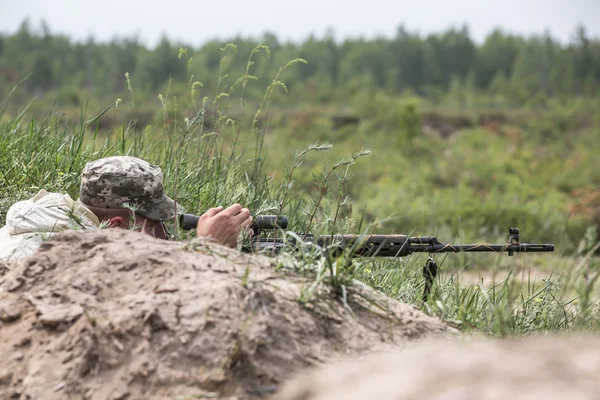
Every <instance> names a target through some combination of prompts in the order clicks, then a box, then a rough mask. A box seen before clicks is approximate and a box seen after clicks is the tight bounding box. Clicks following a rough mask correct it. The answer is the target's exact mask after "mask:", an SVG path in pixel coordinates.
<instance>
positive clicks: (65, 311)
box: [37, 304, 83, 327]
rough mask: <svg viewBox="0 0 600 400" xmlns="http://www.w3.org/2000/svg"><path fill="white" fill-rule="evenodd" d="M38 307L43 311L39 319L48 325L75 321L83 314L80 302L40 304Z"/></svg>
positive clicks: (53, 325) (54, 325)
mask: <svg viewBox="0 0 600 400" xmlns="http://www.w3.org/2000/svg"><path fill="white" fill-rule="evenodd" d="M37 308H38V311H39V312H40V313H41V315H40V316H39V318H38V319H39V321H40V322H41V323H42V324H43V325H44V326H47V327H56V326H58V325H60V324H62V323H69V322H73V321H75V320H76V319H77V318H79V317H80V316H81V315H82V314H83V308H82V307H81V306H80V305H79V304H57V305H47V304H43V305H42V304H38V305H37Z"/></svg>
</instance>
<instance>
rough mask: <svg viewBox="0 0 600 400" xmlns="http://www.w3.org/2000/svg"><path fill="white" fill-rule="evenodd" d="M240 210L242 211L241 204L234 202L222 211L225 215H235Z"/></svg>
mask: <svg viewBox="0 0 600 400" xmlns="http://www.w3.org/2000/svg"><path fill="white" fill-rule="evenodd" d="M240 211H242V206H241V204H238V203H235V204H232V205H230V206H229V207H227V208H226V209H225V210H223V213H224V214H226V215H237V214H239V213H240Z"/></svg>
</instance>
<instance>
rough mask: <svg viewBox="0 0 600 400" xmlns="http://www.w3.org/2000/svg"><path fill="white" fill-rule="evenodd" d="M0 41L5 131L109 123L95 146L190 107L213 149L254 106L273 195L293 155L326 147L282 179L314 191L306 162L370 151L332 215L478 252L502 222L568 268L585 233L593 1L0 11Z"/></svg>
mask: <svg viewBox="0 0 600 400" xmlns="http://www.w3.org/2000/svg"><path fill="white" fill-rule="evenodd" d="M0 32H1V34H0V98H2V100H3V101H4V100H6V99H8V97H9V94H10V100H9V101H6V102H5V105H6V107H5V110H4V112H3V114H2V118H3V119H4V120H5V121H10V120H11V119H12V118H15V116H18V115H20V113H22V112H24V111H25V113H26V115H28V116H29V115H32V116H35V117H37V118H39V119H43V118H47V117H49V116H53V117H54V118H62V119H64V120H65V121H78V120H80V119H81V118H82V114H83V115H84V116H85V117H84V118H91V117H93V116H95V115H98V114H99V113H100V112H102V111H103V110H105V109H106V108H107V107H109V110H108V111H106V112H105V113H104V114H102V116H101V117H100V118H99V119H97V120H96V121H95V124H94V125H93V126H91V127H89V129H90V131H94V132H95V134H96V135H101V136H103V137H117V136H118V135H119V132H121V131H122V129H123V126H126V127H130V128H131V129H133V130H136V131H137V132H142V131H144V129H147V128H148V127H155V128H156V130H155V131H154V135H155V137H160V136H164V135H168V134H169V133H170V132H174V130H175V131H176V130H177V128H176V127H177V123H178V121H179V123H180V126H182V124H183V121H184V120H185V119H186V118H187V121H189V120H190V119H191V118H192V117H193V116H194V115H195V113H196V111H197V109H198V108H202V107H204V109H206V110H207V116H209V117H206V118H203V121H202V125H203V132H204V133H206V132H214V133H218V134H220V135H221V137H222V139H223V143H224V145H225V146H228V145H229V146H231V143H232V142H233V139H232V138H233V137H235V135H233V134H232V135H231V136H227V135H228V132H230V131H231V129H230V128H227V126H226V124H225V122H226V121H227V119H231V120H241V119H243V118H245V119H246V120H249V121H250V122H251V121H252V118H253V117H254V116H255V115H256V111H257V110H258V109H260V107H261V106H264V105H265V104H267V103H268V104H269V106H270V109H269V113H268V118H267V117H265V116H264V114H261V117H260V118H258V119H257V122H256V125H257V126H258V125H260V129H262V134H263V135H264V143H262V144H261V146H263V145H264V147H262V149H263V151H264V154H265V158H264V168H265V173H266V174H267V175H268V176H270V177H271V178H272V179H273V181H274V182H280V183H281V182H283V181H285V176H284V174H283V173H282V171H283V170H284V167H290V166H291V164H292V161H293V158H294V154H297V153H298V152H300V151H302V150H303V149H305V148H306V147H307V146H309V145H310V144H311V143H315V142H320V143H331V144H333V148H332V149H331V150H329V151H327V152H322V153H320V154H319V155H318V156H317V155H315V156H312V155H310V154H309V155H307V156H306V157H305V159H304V160H303V163H302V167H301V169H300V170H299V172H295V175H294V178H295V189H294V190H296V191H297V192H298V193H303V194H307V193H316V192H319V190H320V191H323V190H322V188H321V189H319V187H320V186H319V184H318V183H315V179H314V176H315V175H318V174H319V173H321V171H323V170H324V169H325V168H326V167H325V166H327V165H334V164H335V163H336V160H339V159H340V158H344V157H348V156H352V155H356V154H357V153H358V152H359V151H361V150H362V149H368V150H370V151H371V155H370V156H367V157H362V158H360V159H357V160H356V165H353V166H352V169H351V172H350V175H352V178H351V179H348V180H346V181H344V182H343V185H342V186H343V191H344V193H345V195H348V197H349V199H351V201H346V202H345V204H344V207H342V208H341V209H342V212H344V213H346V214H345V215H351V216H354V217H356V218H366V220H367V221H375V220H377V219H382V220H384V221H382V222H381V223H380V224H379V225H378V228H377V229H379V230H380V231H385V232H390V231H394V232H407V231H408V232H414V231H416V232H418V233H420V234H426V233H438V235H439V236H442V235H444V236H445V237H446V238H447V240H448V241H449V240H450V239H455V238H457V237H459V236H461V235H462V236H463V238H464V239H465V240H467V239H470V240H475V239H477V238H481V237H485V238H487V239H489V240H491V239H496V238H504V237H505V236H506V234H507V232H508V228H509V227H511V226H519V227H520V228H521V232H522V235H523V237H526V238H527V239H528V240H529V241H532V242H533V241H535V242H553V243H558V245H559V249H560V250H561V251H571V252H573V251H576V249H577V248H578V246H579V245H580V243H581V240H582V238H585V237H588V239H586V240H588V241H590V240H591V239H589V238H590V237H592V238H593V237H594V235H595V229H596V226H597V224H598V223H599V221H600V190H599V189H598V184H599V183H600V168H598V167H599V166H600V165H599V163H598V161H597V160H598V157H597V154H598V151H599V150H600V145H599V144H598V140H597V139H598V133H599V124H600V39H599V38H600V2H597V1H594V0H576V1H572V2H564V1H541V0H532V1H526V2H524V1H513V0H510V1H486V2H481V1H476V0H460V1H458V0H457V1H452V2H448V1H444V0H424V1H419V2H414V1H395V2H389V1H381V0H373V1H370V2H367V3H365V2H358V1H346V2H344V3H336V2H334V1H322V0H320V1H316V0H306V1H303V2H301V3H290V2H281V1H274V0H262V1H253V2H242V1H237V0H232V1H229V2H227V3H226V4H225V3H219V2H205V1H170V2H168V3H161V4H160V5H156V6H155V5H152V6H150V5H149V4H148V3H147V2H143V1H133V0H132V1H119V2H117V1H104V2H101V3H99V2H88V1H68V0H60V1H53V2H47V1H41V0H40V1H19V2H16V1H6V0H3V1H2V3H1V10H0ZM228 43H229V44H230V45H227V44H228ZM253 49H254V50H253ZM249 59H251V63H250V64H249ZM292 60H295V61H296V62H293V63H292V64H291V65H288V66H287V68H284V69H283V70H282V71H281V73H279V72H280V68H282V67H285V66H286V64H287V63H288V62H290V61H292ZM244 74H246V75H244ZM243 76H246V77H248V76H251V78H252V79H248V81H247V82H246V83H247V84H245V85H242V84H241V82H240V81H239V79H240V77H243ZM25 78H26V79H25ZM274 80H276V81H278V82H280V84H278V85H276V86H277V87H276V88H275V89H276V90H272V91H271V94H270V95H269V96H266V95H265V93H267V92H268V91H269V90H268V88H269V85H270V84H271V83H272V82H273V81H274ZM19 82H21V83H19ZM242 86H243V87H242ZM15 88H16V89H15ZM221 93H226V98H227V112H226V113H224V112H222V109H221V108H219V104H222V103H221V102H222V101H223V100H224V98H225V97H223V96H219V94H221ZM242 98H243V101H241V99H242ZM26 107H27V108H26ZM244 107H248V109H246V110H245V113H244ZM225 114H226V117H227V118H225ZM217 116H218V118H217ZM263 117H264V120H263V119H262V118H263ZM250 125H253V124H250V123H249V122H248V123H247V124H246V125H245V126H246V127H248V129H249V131H251V129H250V128H249V127H250ZM240 136H241V141H242V142H243V143H245V144H246V145H249V146H251V145H254V144H255V142H256V140H255V137H254V136H252V135H251V134H250V133H248V134H247V135H246V134H244V133H242V134H241V135H240ZM6 179H7V178H6ZM25 192H27V190H25V191H24V192H23V195H25ZM4 212H5V210H3V213H4ZM432 230H434V231H435V232H430V231H432ZM586 235H587V236H586Z"/></svg>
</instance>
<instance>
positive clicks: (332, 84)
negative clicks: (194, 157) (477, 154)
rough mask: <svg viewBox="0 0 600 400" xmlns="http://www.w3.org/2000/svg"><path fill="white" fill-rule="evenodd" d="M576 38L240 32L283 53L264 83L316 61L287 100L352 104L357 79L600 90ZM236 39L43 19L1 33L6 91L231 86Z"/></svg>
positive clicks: (440, 86)
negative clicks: (105, 30)
mask: <svg viewBox="0 0 600 400" xmlns="http://www.w3.org/2000/svg"><path fill="white" fill-rule="evenodd" d="M574 36H575V39H574V40H573V41H572V42H571V43H569V44H567V45H562V44H560V43H559V42H557V41H555V40H554V39H553V38H551V37H550V36H548V35H544V36H533V37H530V38H523V37H518V36H514V35H511V34H508V33H505V32H502V31H500V30H495V31H493V32H492V33H490V34H489V35H488V37H487V38H486V40H485V41H484V43H483V44H481V45H477V44H476V43H474V42H473V40H472V39H471V37H470V33H469V30H468V28H467V27H462V28H460V29H455V28H451V29H448V30H446V31H444V32H440V33H432V34H429V35H427V36H421V35H419V34H416V33H411V32H408V31H407V30H406V29H405V28H404V27H403V26H400V27H399V28H398V30H397V33H396V35H395V36H394V37H391V38H376V39H372V40H364V39H346V40H345V41H344V42H343V43H336V41H335V40H334V39H333V35H332V34H331V33H329V34H327V35H325V36H324V37H323V38H316V37H314V36H311V37H310V38H308V39H307V40H306V41H305V42H303V43H299V44H292V43H286V44H282V43H280V42H279V40H278V38H277V37H276V36H274V35H273V34H269V33H267V34H265V35H263V37H262V38H256V39H254V38H247V39H243V38H237V39H236V46H235V53H237V54H248V53H249V52H251V50H252V49H255V48H259V46H260V45H261V44H262V45H265V46H268V48H269V49H271V50H272V51H273V53H274V57H266V58H260V59H256V60H255V61H253V62H252V63H253V64H254V63H255V65H253V71H254V72H253V79H256V80H257V81H258V83H260V85H261V86H260V87H263V88H264V87H265V85H268V83H269V82H270V79H271V77H273V76H274V75H275V74H276V73H277V70H278V68H279V67H280V66H281V65H284V64H285V63H286V62H287V61H288V60H290V59H294V58H296V57H299V58H301V59H304V60H307V61H308V63H307V64H306V65H295V66H294V67H293V68H290V70H289V75H288V79H287V80H286V87H287V89H288V91H289V93H290V94H291V96H289V97H287V96H280V97H278V101H279V102H280V104H284V103H288V104H294V103H297V102H298V100H302V101H305V102H330V101H342V102H344V101H346V100H347V99H348V97H347V96H348V94H349V93H350V95H353V94H355V93H356V92H357V91H356V86H357V84H358V85H359V86H361V87H362V88H361V89H364V82H366V81H368V82H369V84H370V85H373V86H374V87H375V88H378V89H384V90H385V91H386V92H388V93H389V94H395V95H398V94H402V93H403V92H404V91H405V90H407V89H411V90H413V91H414V92H415V93H417V94H418V95H419V96H422V97H424V98H426V99H428V100H430V101H435V100H436V98H438V97H439V93H440V91H441V92H444V93H447V92H450V93H451V94H452V96H451V97H454V101H459V102H462V103H464V102H465V101H467V100H468V99H467V97H466V96H467V95H475V94H476V93H477V92H486V93H487V92H488V91H490V90H491V91H493V92H494V93H495V94H497V95H501V96H502V98H503V99H505V100H508V101H510V104H512V105H513V106H518V105H525V104H527V103H528V99H529V97H532V96H535V95H536V94H538V93H542V94H543V95H544V96H558V95H561V94H566V95H569V96H586V97H594V96H596V95H597V90H596V89H597V88H598V87H600V57H598V54H600V42H599V41H598V39H597V38H590V37H588V35H587V33H586V32H585V30H584V29H582V28H578V29H577V30H576V32H575V35H574ZM228 42H229V40H223V41H217V40H211V41H207V42H206V43H204V44H203V45H202V46H200V47H198V48H194V47H193V46H189V45H188V44H186V43H178V42H173V41H169V40H168V39H167V38H166V37H163V38H162V39H161V40H160V42H159V43H158V45H157V46H155V47H154V48H147V47H145V46H144V45H143V44H141V43H140V42H139V41H138V40H137V39H121V40H116V39H115V40H112V41H111V42H110V43H97V42H95V41H94V40H93V38H90V39H89V40H88V41H87V42H85V43H75V42H73V41H71V40H70V39H69V38H67V37H64V36H62V35H59V34H53V33H51V32H50V31H49V29H48V28H47V26H45V25H43V24H42V26H41V27H40V28H39V29H34V27H32V26H31V25H30V24H29V22H28V21H27V20H26V21H24V22H23V24H22V25H21V27H20V29H19V30H18V31H17V32H14V33H13V34H9V35H6V34H3V35H0V88H3V89H4V91H3V90H0V96H5V95H6V92H5V90H7V88H10V87H11V86H12V85H14V84H15V83H16V82H18V81H19V80H21V79H22V78H23V77H24V76H26V75H28V74H31V78H30V79H29V80H28V81H27V83H26V89H27V90H26V91H24V92H22V97H21V99H22V100H25V99H27V98H29V97H30V96H31V94H39V93H40V92H50V94H52V93H53V91H55V90H59V89H60V88H61V87H62V86H63V85H65V84H68V85H70V86H72V87H80V88H85V89H87V90H89V91H91V92H92V93H93V96H94V97H97V98H103V99H106V97H107V96H113V95H115V94H117V95H118V96H120V97H124V94H125V93H126V90H127V89H126V86H125V82H124V81H123V79H122V77H123V74H124V73H125V72H129V74H130V76H131V79H132V84H133V87H135V88H136V90H138V91H140V93H141V94H142V95H143V96H144V97H146V98H147V97H149V96H150V95H151V94H154V93H155V92H156V91H159V90H162V88H164V87H165V86H166V85H167V84H168V82H169V80H173V81H178V82H181V81H184V77H190V76H193V77H194V78H193V79H194V80H195V81H199V82H203V84H204V85H205V86H204V88H205V90H206V91H207V92H209V93H214V92H215V91H216V90H217V88H219V87H221V86H220V83H219V80H220V79H214V77H215V76H218V71H220V70H227V71H228V73H229V74H231V75H232V76H241V75H242V74H243V73H244V71H245V70H246V67H247V62H246V60H245V59H243V58H239V57H225V58H222V49H223V48H225V46H226V44H227V43H228ZM178 49H185V56H186V59H187V61H188V62H187V64H186V63H181V62H179V60H178V54H177V50H178ZM221 78H222V76H221ZM361 82H362V83H361ZM258 87H259V86H257V87H252V88H248V90H247V91H246V92H245V94H244V98H246V99H248V100H255V101H260V98H261V97H262V94H263V92H262V90H259V89H258ZM223 89H225V88H223ZM224 92H227V90H224ZM360 92H363V90H361V91H360ZM498 92H501V93H498ZM457 95H458V96H459V97H458V99H457V98H456V96H457ZM56 100H57V101H59V102H60V103H59V104H60V105H67V104H68V103H69V102H70V100H71V99H70V98H67V99H66V102H65V104H63V103H62V101H63V97H62V96H58V98H56ZM82 100H84V99H82ZM472 100H475V98H473V99H472ZM488 100H489V99H488ZM486 102H487V103H489V101H486ZM80 104H81V103H80ZM503 104H506V102H504V103H503Z"/></svg>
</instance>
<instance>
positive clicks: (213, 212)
mask: <svg viewBox="0 0 600 400" xmlns="http://www.w3.org/2000/svg"><path fill="white" fill-rule="evenodd" d="M221 211H223V207H221V206H219V207H213V208H209V209H208V211H206V212H205V213H204V215H203V216H207V217H208V218H210V217H214V216H215V215H217V214H218V213H220V212H221Z"/></svg>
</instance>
